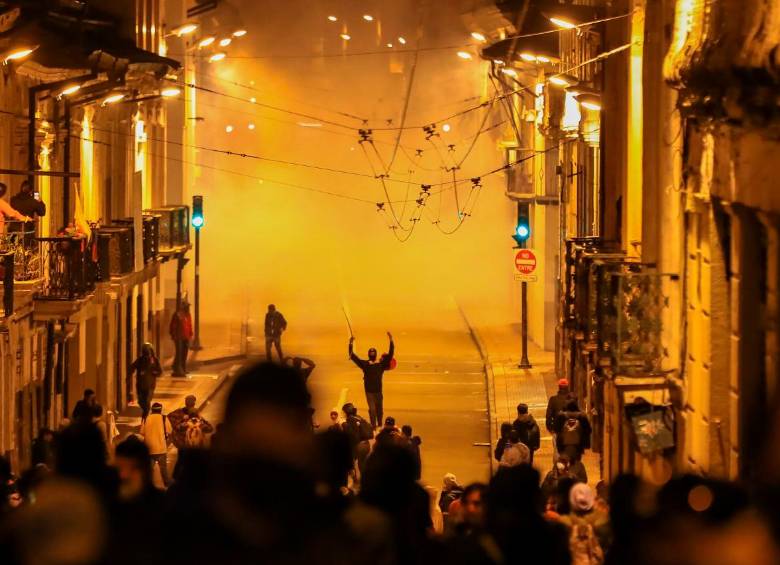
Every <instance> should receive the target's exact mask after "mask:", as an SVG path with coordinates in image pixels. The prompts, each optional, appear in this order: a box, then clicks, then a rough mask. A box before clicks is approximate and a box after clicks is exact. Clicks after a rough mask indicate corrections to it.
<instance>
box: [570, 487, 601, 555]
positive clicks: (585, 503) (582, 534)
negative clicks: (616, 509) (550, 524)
mask: <svg viewBox="0 0 780 565" xmlns="http://www.w3.org/2000/svg"><path fill="white" fill-rule="evenodd" d="M595 502H596V494H595V493H594V492H593V489H592V488H590V487H589V486H588V485H586V484H585V483H576V484H575V485H574V486H572V487H571V490H570V491H569V506H570V512H569V513H568V514H565V515H563V516H561V518H560V520H561V522H562V523H563V524H564V525H566V527H567V528H568V530H569V551H570V552H571V556H572V563H575V564H582V565H597V564H601V563H603V562H604V553H605V550H606V549H607V544H608V542H609V517H608V516H607V514H606V513H604V512H601V511H600V510H597V509H595Z"/></svg>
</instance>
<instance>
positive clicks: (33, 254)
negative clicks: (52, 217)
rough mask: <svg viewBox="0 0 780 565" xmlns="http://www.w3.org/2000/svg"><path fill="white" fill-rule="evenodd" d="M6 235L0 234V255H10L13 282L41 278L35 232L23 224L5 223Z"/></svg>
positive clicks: (39, 253) (39, 256) (38, 245)
mask: <svg viewBox="0 0 780 565" xmlns="http://www.w3.org/2000/svg"><path fill="white" fill-rule="evenodd" d="M6 229H7V231H6V233H3V234H0V253H12V254H13V257H14V280H15V281H17V282H23V281H32V280H36V279H39V278H41V276H42V270H41V248H40V244H39V243H38V241H37V240H36V239H35V230H34V229H28V228H27V224H26V223H25V222H19V221H7V222H6Z"/></svg>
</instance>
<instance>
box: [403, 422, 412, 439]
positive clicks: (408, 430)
mask: <svg viewBox="0 0 780 565" xmlns="http://www.w3.org/2000/svg"><path fill="white" fill-rule="evenodd" d="M401 433H402V434H404V435H405V436H406V437H408V438H410V437H412V426H410V425H409V424H404V425H403V426H401Z"/></svg>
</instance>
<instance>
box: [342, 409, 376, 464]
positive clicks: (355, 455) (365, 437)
mask: <svg viewBox="0 0 780 565" xmlns="http://www.w3.org/2000/svg"><path fill="white" fill-rule="evenodd" d="M341 410H342V411H343V412H344V415H345V416H346V420H345V421H344V423H343V424H342V425H341V429H342V430H344V432H345V433H346V434H347V437H349V443H350V447H351V448H352V459H353V461H355V462H357V466H358V470H359V471H360V476H361V477H362V476H363V473H364V471H365V469H366V459H368V455H369V453H371V444H370V443H369V441H370V440H371V439H373V438H374V428H373V427H372V426H371V424H369V423H368V422H367V421H366V420H365V419H364V418H363V417H361V416H358V411H357V408H355V406H354V405H353V404H352V403H351V402H348V403H347V404H345V405H344V406H342V408H341Z"/></svg>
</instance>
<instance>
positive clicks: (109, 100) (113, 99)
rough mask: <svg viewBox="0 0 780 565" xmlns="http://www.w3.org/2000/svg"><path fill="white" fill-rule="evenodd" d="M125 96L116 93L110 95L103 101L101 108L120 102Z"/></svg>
mask: <svg viewBox="0 0 780 565" xmlns="http://www.w3.org/2000/svg"><path fill="white" fill-rule="evenodd" d="M124 98H125V95H124V94H121V93H118V94H112V95H111V96H108V97H106V98H104V99H103V103H102V105H103V106H108V105H109V104H116V103H117V102H119V101H120V100H124Z"/></svg>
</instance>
